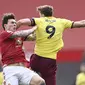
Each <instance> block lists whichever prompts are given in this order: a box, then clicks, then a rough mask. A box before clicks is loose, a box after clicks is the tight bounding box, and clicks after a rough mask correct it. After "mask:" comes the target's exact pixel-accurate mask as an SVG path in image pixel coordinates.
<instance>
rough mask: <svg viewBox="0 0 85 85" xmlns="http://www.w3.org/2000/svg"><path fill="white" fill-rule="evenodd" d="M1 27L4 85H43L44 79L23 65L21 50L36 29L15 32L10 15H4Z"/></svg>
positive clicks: (12, 16)
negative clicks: (24, 42)
mask: <svg viewBox="0 0 85 85" xmlns="http://www.w3.org/2000/svg"><path fill="white" fill-rule="evenodd" d="M2 26H3V29H4V31H3V32H2V33H1V34H0V47H1V55H2V63H3V73H4V78H5V82H6V85H8V84H10V85H19V84H22V85H29V84H30V85H31V84H32V85H45V81H44V79H42V78H41V77H40V76H39V75H38V74H37V73H35V72H34V71H32V70H30V69H28V68H26V67H25V65H24V64H25V63H26V62H27V61H26V59H25V54H24V51H23V49H22V46H23V41H24V40H26V39H27V36H28V35H29V34H31V33H33V32H34V31H35V30H36V27H33V28H32V29H29V30H21V31H16V27H17V26H16V20H15V16H14V14H12V13H6V14H4V16H3V18H2Z"/></svg>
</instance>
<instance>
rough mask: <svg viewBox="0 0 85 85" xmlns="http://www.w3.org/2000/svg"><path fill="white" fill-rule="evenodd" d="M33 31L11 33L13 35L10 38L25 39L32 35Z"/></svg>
mask: <svg viewBox="0 0 85 85" xmlns="http://www.w3.org/2000/svg"><path fill="white" fill-rule="evenodd" d="M34 31H35V30H34V29H29V30H21V31H16V32H14V33H13V35H12V36H11V38H15V37H26V36H28V35H29V34H31V33H33V32H34Z"/></svg>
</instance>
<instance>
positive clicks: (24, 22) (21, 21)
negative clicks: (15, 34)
mask: <svg viewBox="0 0 85 85" xmlns="http://www.w3.org/2000/svg"><path fill="white" fill-rule="evenodd" d="M21 25H31V20H30V19H29V18H25V19H20V20H18V21H17V28H19V27H20V26H21Z"/></svg>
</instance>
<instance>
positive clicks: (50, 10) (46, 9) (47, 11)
mask: <svg viewBox="0 0 85 85" xmlns="http://www.w3.org/2000/svg"><path fill="white" fill-rule="evenodd" d="M37 10H38V11H40V13H41V14H44V15H45V16H52V14H53V7H52V6H49V5H43V6H39V7H37Z"/></svg>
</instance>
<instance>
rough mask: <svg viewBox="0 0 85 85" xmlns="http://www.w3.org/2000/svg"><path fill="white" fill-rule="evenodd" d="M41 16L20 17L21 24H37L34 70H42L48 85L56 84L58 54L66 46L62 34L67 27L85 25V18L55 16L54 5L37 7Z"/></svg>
mask: <svg viewBox="0 0 85 85" xmlns="http://www.w3.org/2000/svg"><path fill="white" fill-rule="evenodd" d="M37 10H38V12H39V15H40V17H39V18H33V19H29V18H26V19H20V20H19V21H18V22H17V27H20V26H21V25H28V26H37V29H36V31H35V34H36V43H35V48H34V54H33V55H32V57H31V60H30V66H31V68H32V69H33V70H35V71H37V72H40V73H41V76H42V77H43V78H44V79H45V81H46V85H56V70H57V66H56V58H57V57H56V55H57V53H58V51H59V50H60V49H62V47H63V46H64V44H63V40H62V36H63V32H64V30H65V29H68V28H80V27H85V20H81V21H71V20H67V19H61V18H56V17H54V16H53V7H52V6H49V5H44V6H39V7H37Z"/></svg>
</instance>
